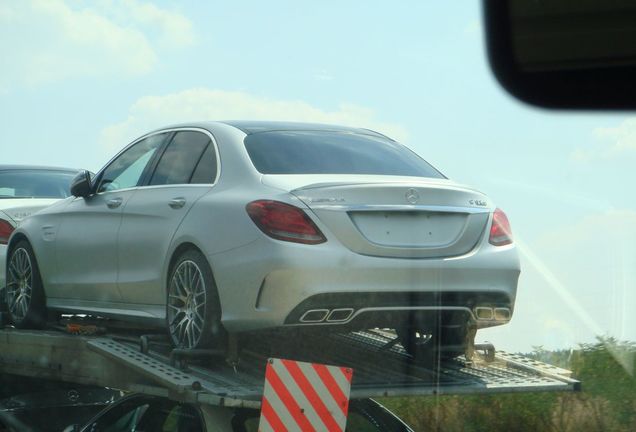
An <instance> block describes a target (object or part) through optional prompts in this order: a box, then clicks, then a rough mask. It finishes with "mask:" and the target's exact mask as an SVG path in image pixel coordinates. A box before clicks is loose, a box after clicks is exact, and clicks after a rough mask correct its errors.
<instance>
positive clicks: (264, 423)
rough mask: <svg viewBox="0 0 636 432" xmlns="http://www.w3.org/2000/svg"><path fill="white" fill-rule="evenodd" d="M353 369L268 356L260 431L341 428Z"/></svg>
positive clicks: (304, 431)
mask: <svg viewBox="0 0 636 432" xmlns="http://www.w3.org/2000/svg"><path fill="white" fill-rule="evenodd" d="M352 377H353V370H351V369H350V368H344V367H338V366H326V365H323V364H316V363H305V362H298V361H292V360H281V359H269V361H268V364H267V369H266V371H265V388H264V391H263V403H262V408H261V419H260V423H259V426H258V430H259V431H260V432H270V431H274V432H287V431H289V432H295V431H301V432H312V431H316V432H322V431H329V432H342V431H344V430H345V427H346V425H347V412H348V409H349V392H350V390H351V378H352Z"/></svg>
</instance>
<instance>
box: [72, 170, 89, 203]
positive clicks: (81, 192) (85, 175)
mask: <svg viewBox="0 0 636 432" xmlns="http://www.w3.org/2000/svg"><path fill="white" fill-rule="evenodd" d="M90 194H91V173H90V171H86V170H82V171H80V172H79V173H77V175H76V176H75V178H74V179H73V181H72V182H71V195H73V196H76V197H82V198H85V197H87V196H89V195H90Z"/></svg>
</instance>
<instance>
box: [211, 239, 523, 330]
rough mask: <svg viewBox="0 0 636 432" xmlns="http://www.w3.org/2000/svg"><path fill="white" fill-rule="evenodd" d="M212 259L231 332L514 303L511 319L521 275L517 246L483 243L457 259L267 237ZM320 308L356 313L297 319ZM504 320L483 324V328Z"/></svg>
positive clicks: (466, 310)
mask: <svg viewBox="0 0 636 432" xmlns="http://www.w3.org/2000/svg"><path fill="white" fill-rule="evenodd" d="M208 258H209V260H210V263H211V266H212V270H213V273H214V276H215V279H216V283H217V286H218V289H219V296H220V300H221V307H222V310H223V318H222V321H223V324H224V325H225V327H226V328H227V329H228V330H229V331H231V332H241V331H249V330H255V329H264V328H275V327H283V326H285V327H287V326H308V325H311V326H317V325H334V326H337V325H347V326H349V327H356V326H359V327H360V328H365V326H368V325H369V323H370V322H373V320H374V319H378V324H376V325H377V326H380V325H382V323H381V322H382V320H381V319H379V317H381V316H382V314H386V316H387V317H388V316H389V315H390V316H391V317H392V318H391V319H392V320H394V319H395V317H398V319H400V317H403V318H402V319H410V317H412V314H413V313H414V312H415V313H417V314H421V313H434V312H435V311H437V310H456V311H458V312H462V313H467V314H468V315H471V314H472V312H473V310H474V307H476V306H480V305H489V306H491V307H504V308H509V310H510V316H511V315H512V310H513V307H514V301H515V297H516V290H517V280H518V277H519V273H520V268H519V259H518V256H517V252H516V249H515V247H514V245H509V246H503V247H494V246H492V245H490V244H488V243H487V241H485V240H484V241H483V242H480V244H479V246H478V247H477V248H475V249H474V250H473V251H472V252H470V253H468V254H466V255H463V256H460V257H452V258H441V259H401V258H381V257H372V256H364V255H360V254H356V253H354V252H351V251H350V250H348V249H347V248H345V247H343V246H342V245H340V244H339V243H338V242H335V241H329V242H327V243H324V244H321V245H311V246H309V245H301V244H294V243H286V242H279V241H276V240H270V239H268V238H263V239H259V240H258V241H255V242H253V243H250V244H248V245H246V246H243V247H240V248H237V249H234V250H231V251H227V252H223V253H219V254H215V255H212V256H209V257H208ZM323 307H324V308H325V309H327V308H328V309H329V310H332V309H333V308H352V309H353V310H354V312H353V313H352V314H351V317H350V319H348V320H346V321H344V322H332V323H327V322H321V323H302V322H300V317H302V315H303V314H304V313H305V312H306V311H307V310H308V309H315V308H323ZM363 315H364V317H362V316H363ZM361 317H362V318H365V319H362V318H361ZM366 318H370V319H366ZM509 318H510V317H508V319H509ZM507 321H508V320H499V321H497V320H494V319H493V320H490V321H487V320H486V321H482V322H479V321H478V326H480V327H488V326H493V325H499V324H504V323H505V322H507Z"/></svg>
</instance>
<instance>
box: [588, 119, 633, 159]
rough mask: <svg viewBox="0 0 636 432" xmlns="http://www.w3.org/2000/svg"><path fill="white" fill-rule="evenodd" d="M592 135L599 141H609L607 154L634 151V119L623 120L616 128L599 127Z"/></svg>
mask: <svg viewBox="0 0 636 432" xmlns="http://www.w3.org/2000/svg"><path fill="white" fill-rule="evenodd" d="M594 135H595V136H596V137H598V138H599V139H601V140H604V141H610V142H611V145H610V147H609V149H608V152H609V153H610V154H611V155H618V154H619V153H622V152H626V151H628V152H634V151H636V118H630V119H627V120H624V121H623V122H622V123H621V124H620V125H618V126H616V127H600V128H596V129H595V130H594Z"/></svg>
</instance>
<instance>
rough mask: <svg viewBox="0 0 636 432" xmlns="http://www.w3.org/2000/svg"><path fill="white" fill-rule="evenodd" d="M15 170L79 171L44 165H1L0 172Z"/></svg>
mask: <svg viewBox="0 0 636 432" xmlns="http://www.w3.org/2000/svg"><path fill="white" fill-rule="evenodd" d="M14 170H36V171H37V170H42V171H66V172H78V171H80V170H79V169H75V168H62V167H53V166H43V165H3V164H0V171H14Z"/></svg>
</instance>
